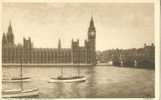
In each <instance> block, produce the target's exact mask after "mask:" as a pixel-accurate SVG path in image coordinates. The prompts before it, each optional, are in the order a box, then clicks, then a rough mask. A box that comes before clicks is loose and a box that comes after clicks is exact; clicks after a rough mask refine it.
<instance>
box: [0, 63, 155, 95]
mask: <svg viewBox="0 0 161 100" xmlns="http://www.w3.org/2000/svg"><path fill="white" fill-rule="evenodd" d="M2 68H3V69H2V70H3V73H4V74H5V77H6V78H10V77H11V76H18V73H19V67H16V66H15V67H14V66H13V67H12V66H11V67H2ZM23 72H24V74H25V76H30V77H31V80H32V81H31V82H26V83H24V84H23V85H24V88H33V87H36V88H39V90H40V97H45V98H78V97H79V98H94V97H111V95H112V94H114V95H113V96H112V97H143V96H144V97H146V94H151V95H152V97H153V96H154V75H155V74H154V71H153V70H145V69H131V68H117V67H114V66H111V67H106V66H105V67H99V66H91V67H81V68H80V75H84V76H86V77H87V80H86V81H85V82H78V83H77V82H74V83H48V81H49V79H50V78H51V77H57V76H58V75H60V73H59V72H60V67H59V68H58V67H51V66H45V67H42V66H41V67H40V66H37V67H24V69H23ZM107 73H108V74H107ZM75 75H78V73H77V68H76V67H73V66H72V67H66V68H64V76H75ZM3 77H4V76H3ZM134 80H135V81H137V83H136V82H134ZM125 82H126V84H125ZM19 87H20V85H19V84H17V83H15V84H14V83H8V84H6V83H5V84H4V83H3V84H2V88H3V89H16V88H19ZM136 87H137V88H136ZM125 88H126V89H125ZM118 90H119V91H123V92H118ZM131 90H132V91H131ZM145 92H146V93H145Z"/></svg>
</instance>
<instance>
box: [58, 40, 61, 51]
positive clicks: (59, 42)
mask: <svg viewBox="0 0 161 100" xmlns="http://www.w3.org/2000/svg"><path fill="white" fill-rule="evenodd" d="M58 49H61V40H60V39H59V41H58Z"/></svg>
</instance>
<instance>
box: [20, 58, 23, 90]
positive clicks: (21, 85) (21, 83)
mask: <svg viewBox="0 0 161 100" xmlns="http://www.w3.org/2000/svg"><path fill="white" fill-rule="evenodd" d="M20 63H21V66H20V67H21V68H20V79H21V82H20V88H21V91H23V80H22V76H23V73H22V55H21V58H20Z"/></svg>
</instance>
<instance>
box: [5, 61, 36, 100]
mask: <svg viewBox="0 0 161 100" xmlns="http://www.w3.org/2000/svg"><path fill="white" fill-rule="evenodd" d="M29 79H30V78H29V77H23V73H22V61H21V72H20V77H18V78H11V79H9V80H7V81H8V82H9V81H10V82H20V88H19V89H7V90H2V97H3V98H24V97H37V96H39V90H38V88H33V89H24V86H23V84H24V83H23V82H24V81H26V80H29Z"/></svg>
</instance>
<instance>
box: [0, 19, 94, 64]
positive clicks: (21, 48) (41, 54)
mask: <svg viewBox="0 0 161 100" xmlns="http://www.w3.org/2000/svg"><path fill="white" fill-rule="evenodd" d="M87 34H88V39H87V40H85V41H84V46H80V45H79V40H76V41H74V40H73V39H72V43H71V48H62V47H61V40H60V39H59V41H58V48H35V47H34V46H33V43H32V42H31V38H28V39H26V38H24V39H23V44H15V43H14V34H13V30H12V26H11V23H10V25H9V27H8V32H6V33H3V37H2V63H20V62H21V61H22V62H23V63H31V64H32V63H40V64H41V63H42V64H43V63H83V64H91V65H95V64H96V51H95V41H96V30H95V26H94V21H93V18H91V20H90V25H89V28H88V33H87Z"/></svg>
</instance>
